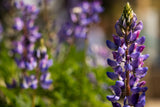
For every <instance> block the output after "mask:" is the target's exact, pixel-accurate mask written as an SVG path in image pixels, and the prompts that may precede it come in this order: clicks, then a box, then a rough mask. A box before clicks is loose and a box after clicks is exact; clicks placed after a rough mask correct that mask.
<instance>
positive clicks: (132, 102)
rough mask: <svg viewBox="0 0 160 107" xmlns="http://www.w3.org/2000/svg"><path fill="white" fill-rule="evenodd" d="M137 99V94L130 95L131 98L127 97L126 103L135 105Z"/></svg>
mask: <svg viewBox="0 0 160 107" xmlns="http://www.w3.org/2000/svg"><path fill="white" fill-rule="evenodd" d="M138 99H139V93H136V94H132V95H131V96H129V97H128V102H129V104H130V105H135V104H137V102H138Z"/></svg>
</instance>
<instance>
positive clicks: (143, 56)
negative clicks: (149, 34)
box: [140, 54, 149, 61]
mask: <svg viewBox="0 0 160 107" xmlns="http://www.w3.org/2000/svg"><path fill="white" fill-rule="evenodd" d="M148 57H149V54H146V55H141V56H140V58H142V59H143V61H145V60H147V59H148Z"/></svg>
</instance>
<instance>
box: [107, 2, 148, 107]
mask: <svg viewBox="0 0 160 107" xmlns="http://www.w3.org/2000/svg"><path fill="white" fill-rule="evenodd" d="M115 29H116V33H117V34H116V35H113V41H114V42H111V41H109V40H107V41H106V44H107V46H108V48H110V49H111V50H113V52H112V54H113V60H111V59H107V62H108V65H109V66H111V67H112V68H113V69H114V72H107V76H108V77H109V78H110V79H112V80H116V83H115V85H114V86H111V87H110V89H111V90H112V92H113V95H109V96H107V99H108V100H109V101H111V102H112V105H113V107H144V106H145V92H146V91H147V87H145V86H144V85H145V83H146V82H145V81H140V79H141V78H143V77H144V76H145V75H146V73H147V70H148V68H147V67H143V64H144V61H145V60H146V59H147V58H148V57H149V55H148V54H146V55H142V51H143V50H144V48H145V46H144V45H143V44H144V42H145V36H142V37H140V38H139V34H140V32H141V30H142V29H143V23H142V21H140V22H138V23H137V17H136V14H135V13H134V12H133V10H132V8H131V7H130V5H129V3H127V4H126V6H125V7H124V10H123V13H122V15H121V17H120V19H119V20H118V21H117V22H116V24H115ZM122 91H124V92H122ZM122 93H124V94H123V96H124V105H123V106H122V105H121V104H120V103H119V102H118V100H119V99H120V98H121V97H122Z"/></svg>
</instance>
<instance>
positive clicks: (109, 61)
mask: <svg viewBox="0 0 160 107" xmlns="http://www.w3.org/2000/svg"><path fill="white" fill-rule="evenodd" d="M107 62H108V65H110V66H111V67H116V66H118V63H117V62H116V61H113V60H111V59H107Z"/></svg>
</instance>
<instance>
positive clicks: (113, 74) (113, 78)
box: [107, 72, 118, 80]
mask: <svg viewBox="0 0 160 107" xmlns="http://www.w3.org/2000/svg"><path fill="white" fill-rule="evenodd" d="M107 76H108V77H109V78H110V79H112V80H117V79H118V74H116V73H114V72H107Z"/></svg>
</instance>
